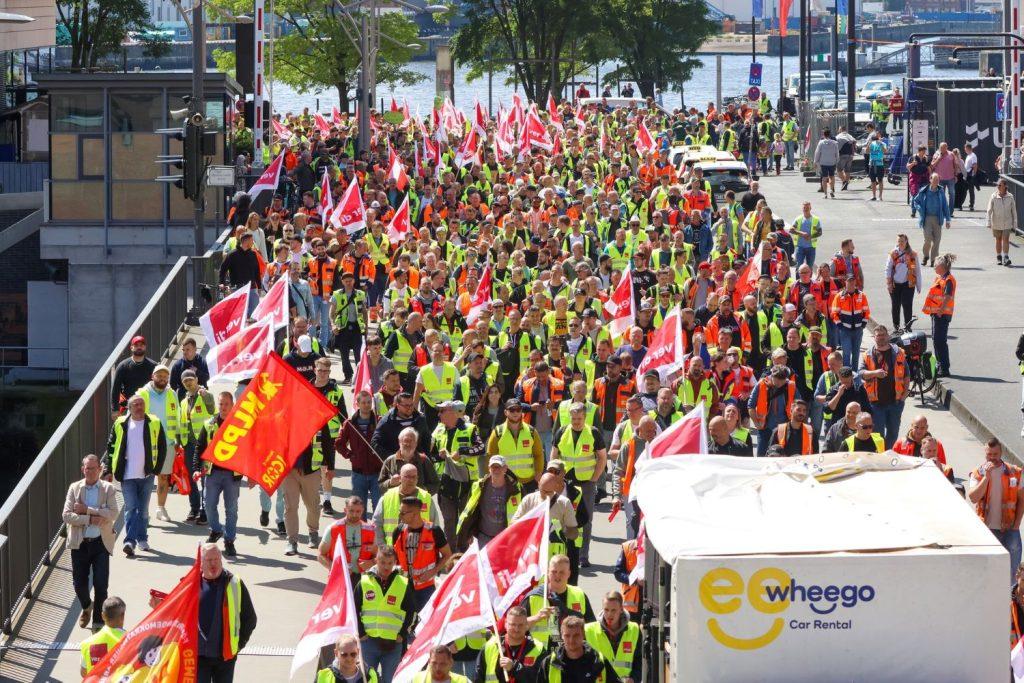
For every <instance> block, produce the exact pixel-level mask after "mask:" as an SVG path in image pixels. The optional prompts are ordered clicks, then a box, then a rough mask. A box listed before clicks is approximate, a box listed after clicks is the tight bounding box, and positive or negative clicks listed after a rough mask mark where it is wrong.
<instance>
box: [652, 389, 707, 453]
mask: <svg viewBox="0 0 1024 683" xmlns="http://www.w3.org/2000/svg"><path fill="white" fill-rule="evenodd" d="M704 410H705V406H704V402H703V401H702V402H701V403H700V404H699V405H698V406H697V407H696V408H694V409H693V410H691V411H690V412H688V413H687V414H686V415H684V416H683V419H681V420H677V421H676V422H675V423H674V424H672V425H671V426H669V428H668V429H666V430H665V431H663V432H662V433H661V434H658V436H656V437H654V439H652V440H651V443H650V445H649V446H648V450H649V451H650V455H651V457H652V458H661V457H664V456H667V455H693V454H695V453H707V452H708V435H707V430H705V429H704Z"/></svg>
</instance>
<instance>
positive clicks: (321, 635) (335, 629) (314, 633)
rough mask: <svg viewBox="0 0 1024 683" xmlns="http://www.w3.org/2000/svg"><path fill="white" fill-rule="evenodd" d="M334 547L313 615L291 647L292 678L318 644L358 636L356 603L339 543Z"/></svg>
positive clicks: (311, 657)
mask: <svg viewBox="0 0 1024 683" xmlns="http://www.w3.org/2000/svg"><path fill="white" fill-rule="evenodd" d="M335 548H336V551H335V555H334V561H333V562H332V563H331V573H330V576H328V577H327V586H326V587H325V588H324V592H323V595H322V596H320V604H318V605H317V606H316V609H315V610H313V616H311V617H310V618H309V623H308V624H307V625H306V630H305V631H303V632H302V638H301V639H300V640H299V644H298V645H296V646H295V655H294V656H293V657H292V672H291V676H292V677H294V676H295V672H296V671H298V670H299V669H300V668H301V667H302V666H303V665H304V664H306V663H308V662H311V661H313V660H314V659H315V658H316V656H317V655H318V654H320V648H321V647H323V646H325V645H333V644H334V643H335V642H337V640H338V636H340V635H342V634H345V633H348V634H350V635H353V636H355V637H356V638H358V637H359V625H358V623H357V620H358V619H359V615H358V614H356V604H355V600H354V599H353V597H352V582H351V579H350V578H349V573H348V564H347V563H346V562H345V556H344V553H343V552H342V550H341V549H342V548H343V546H342V544H341V543H338V544H336V545H335Z"/></svg>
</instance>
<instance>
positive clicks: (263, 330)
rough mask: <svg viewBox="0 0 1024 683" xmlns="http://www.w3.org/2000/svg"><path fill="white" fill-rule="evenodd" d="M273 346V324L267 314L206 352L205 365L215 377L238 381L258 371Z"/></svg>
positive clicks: (213, 377) (212, 376)
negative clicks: (266, 316)
mask: <svg viewBox="0 0 1024 683" xmlns="http://www.w3.org/2000/svg"><path fill="white" fill-rule="evenodd" d="M273 350H274V325H273V324H272V322H271V319H270V318H269V317H268V318H264V319H263V320H261V321H260V322H258V323H256V324H255V325H253V326H252V327H247V328H245V329H244V330H241V331H240V332H236V333H235V334H233V335H231V336H230V337H228V338H227V339H225V340H224V341H223V342H221V343H220V344H217V345H216V346H214V347H213V348H212V349H210V352H209V353H207V354H206V365H207V367H209V369H210V377H211V378H212V379H223V380H230V381H235V382H237V381H238V380H241V379H249V378H250V377H252V376H253V375H255V374H256V371H257V370H259V367H260V364H261V363H262V362H263V361H264V360H265V359H266V357H267V356H269V355H270V352H271V351H273Z"/></svg>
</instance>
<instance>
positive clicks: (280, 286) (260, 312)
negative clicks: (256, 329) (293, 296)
mask: <svg viewBox="0 0 1024 683" xmlns="http://www.w3.org/2000/svg"><path fill="white" fill-rule="evenodd" d="M288 317H289V316H288V277H287V276H285V277H281V278H278V279H277V282H275V283H274V284H273V286H271V288H270V291H269V292H267V295H266V296H265V297H263V298H262V299H261V300H260V302H259V304H257V305H256V308H255V309H253V312H252V318H253V320H256V321H260V320H263V319H264V318H269V319H270V322H271V323H272V324H273V326H274V329H277V328H279V327H287V326H288Z"/></svg>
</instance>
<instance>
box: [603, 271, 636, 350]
mask: <svg viewBox="0 0 1024 683" xmlns="http://www.w3.org/2000/svg"><path fill="white" fill-rule="evenodd" d="M631 270H632V269H631V267H630V266H626V270H625V271H623V273H622V278H621V279H620V280H619V284H618V286H616V287H615V291H614V292H612V295H611V297H609V299H608V301H606V302H605V303H604V310H605V311H607V312H608V315H610V316H611V320H610V321H609V322H608V332H610V333H611V335H612V339H618V338H619V337H621V336H622V335H623V333H625V332H626V330H628V329H629V328H631V327H633V325H635V324H636V311H635V310H634V309H635V308H636V306H635V302H634V299H633V275H632V272H631Z"/></svg>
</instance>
